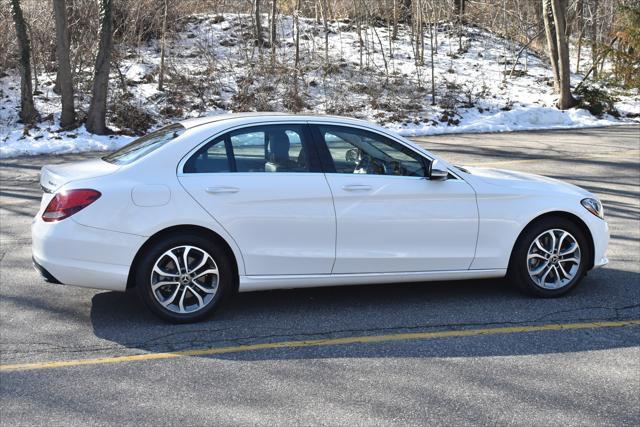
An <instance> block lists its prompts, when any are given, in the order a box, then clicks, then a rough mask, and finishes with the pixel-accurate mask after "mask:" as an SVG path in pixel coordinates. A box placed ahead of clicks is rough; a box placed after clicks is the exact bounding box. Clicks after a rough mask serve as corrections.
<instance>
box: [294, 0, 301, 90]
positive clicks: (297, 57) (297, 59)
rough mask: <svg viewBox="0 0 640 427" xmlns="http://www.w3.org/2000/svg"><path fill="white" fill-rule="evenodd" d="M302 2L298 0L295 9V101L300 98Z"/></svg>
mask: <svg viewBox="0 0 640 427" xmlns="http://www.w3.org/2000/svg"><path fill="white" fill-rule="evenodd" d="M300 2H301V0H298V1H297V2H296V6H295V9H294V11H293V31H294V34H295V35H294V38H295V46H296V55H295V64H294V67H293V91H294V96H295V98H296V99H295V102H297V100H298V71H299V70H298V67H299V66H300V19H299V14H300Z"/></svg>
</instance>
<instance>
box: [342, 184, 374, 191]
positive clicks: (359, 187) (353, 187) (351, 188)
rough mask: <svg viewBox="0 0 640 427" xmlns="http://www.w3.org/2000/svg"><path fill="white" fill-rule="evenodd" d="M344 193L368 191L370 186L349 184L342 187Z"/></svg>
mask: <svg viewBox="0 0 640 427" xmlns="http://www.w3.org/2000/svg"><path fill="white" fill-rule="evenodd" d="M342 189H343V190H344V191H370V190H371V186H370V185H361V184H350V185H345V186H343V187H342Z"/></svg>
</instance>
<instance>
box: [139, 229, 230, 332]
mask: <svg viewBox="0 0 640 427" xmlns="http://www.w3.org/2000/svg"><path fill="white" fill-rule="evenodd" d="M232 274H233V273H232V269H231V266H230V265H229V261H228V257H227V256H226V254H225V251H224V250H223V249H222V248H219V247H218V246H217V245H215V244H214V243H212V242H210V241H208V240H207V239H205V238H203V237H200V236H197V235H172V236H168V237H166V238H164V239H162V240H160V241H158V242H155V243H154V244H152V245H151V246H150V247H149V248H148V250H147V251H146V252H145V253H144V255H143V256H142V258H141V260H140V262H139V263H138V268H137V269H136V288H137V289H138V294H139V295H140V297H141V299H142V300H143V302H144V303H145V304H146V305H147V307H149V308H150V309H151V311H152V312H153V313H155V314H156V315H158V316H159V317H161V318H163V319H165V320H168V321H170V322H174V323H188V322H195V321H198V320H201V319H203V318H205V317H207V316H209V315H211V314H212V313H213V311H214V310H215V309H216V308H217V306H218V305H219V302H220V301H221V299H222V296H223V294H225V293H226V291H227V289H229V288H230V286H231V282H232Z"/></svg>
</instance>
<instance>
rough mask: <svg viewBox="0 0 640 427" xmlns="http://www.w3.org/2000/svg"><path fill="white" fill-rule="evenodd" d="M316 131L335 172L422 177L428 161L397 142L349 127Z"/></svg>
mask: <svg viewBox="0 0 640 427" xmlns="http://www.w3.org/2000/svg"><path fill="white" fill-rule="evenodd" d="M317 129H318V131H319V133H320V138H321V140H322V141H324V143H325V145H326V148H327V149H328V151H329V155H330V157H331V160H332V161H333V169H334V171H335V173H347V174H369V175H395V176H418V177H424V176H425V173H426V168H425V166H426V163H427V162H428V160H427V159H425V158H423V157H422V156H420V155H419V154H418V153H415V152H414V151H412V150H411V149H409V148H407V147H405V146H404V145H402V144H400V143H398V142H396V141H393V140H391V139H389V138H386V137H384V136H382V135H379V134H377V133H373V132H369V131H365V130H361V129H356V128H350V127H342V126H324V125H318V126H317ZM329 169H330V171H331V172H333V171H332V170H331V168H329Z"/></svg>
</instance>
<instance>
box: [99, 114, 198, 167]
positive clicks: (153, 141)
mask: <svg viewBox="0 0 640 427" xmlns="http://www.w3.org/2000/svg"><path fill="white" fill-rule="evenodd" d="M184 131H185V128H184V126H182V125H181V124H178V123H176V124H173V125H169V126H165V127H163V128H160V129H158V130H157V131H154V132H151V133H149V134H147V135H145V136H143V137H141V138H138V139H136V140H135V141H133V142H131V143H129V144H127V145H125V146H124V147H122V148H121V149H119V150H117V151H114V152H113V153H111V154H109V155H107V156H104V157H103V158H102V160H104V161H105V162H109V163H113V164H115V165H128V164H129V163H132V162H134V161H136V160H138V159H140V158H142V157H144V156H146V155H147V154H149V153H151V152H152V151H154V150H157V149H158V148H160V147H162V146H163V145H164V144H166V143H167V142H169V141H171V140H172V139H175V138H177V137H178V136H180V134H182V133H183V132H184Z"/></svg>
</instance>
